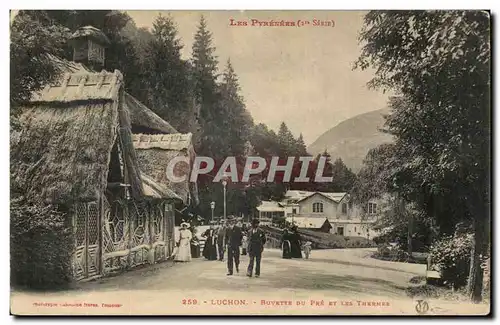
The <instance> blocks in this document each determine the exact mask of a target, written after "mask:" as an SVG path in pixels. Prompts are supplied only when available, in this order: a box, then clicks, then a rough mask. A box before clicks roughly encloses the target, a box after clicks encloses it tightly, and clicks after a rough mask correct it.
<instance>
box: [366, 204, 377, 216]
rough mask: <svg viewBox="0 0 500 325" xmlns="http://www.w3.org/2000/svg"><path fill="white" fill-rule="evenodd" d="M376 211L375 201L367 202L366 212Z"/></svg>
mask: <svg viewBox="0 0 500 325" xmlns="http://www.w3.org/2000/svg"><path fill="white" fill-rule="evenodd" d="M376 213H377V203H368V214H376Z"/></svg>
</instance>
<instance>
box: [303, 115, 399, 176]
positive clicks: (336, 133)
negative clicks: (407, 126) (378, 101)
mask: <svg viewBox="0 0 500 325" xmlns="http://www.w3.org/2000/svg"><path fill="white" fill-rule="evenodd" d="M388 113H389V110H388V109H381V110H377V111H372V112H368V113H364V114H360V115H357V116H355V117H352V118H350V119H347V120H345V121H343V122H341V123H339V124H338V125H337V126H335V127H333V128H331V129H330V130H328V131H326V132H325V133H323V134H322V135H321V136H319V137H318V139H316V141H314V142H313V143H312V144H311V145H310V146H309V147H308V148H307V150H308V152H309V153H311V154H313V155H317V154H319V153H322V152H324V151H325V149H326V150H327V151H328V153H330V155H331V156H332V160H335V159H337V158H339V157H340V158H342V160H343V161H344V163H345V164H346V166H347V167H349V168H351V169H352V170H353V171H354V172H358V171H359V169H360V168H361V166H362V164H363V159H364V158H365V156H366V154H367V153H368V151H369V150H370V149H372V148H375V147H377V146H378V145H380V144H383V143H389V142H391V141H392V137H391V136H390V135H388V134H385V133H382V132H380V128H382V127H383V125H384V122H385V120H384V117H383V115H384V114H388Z"/></svg>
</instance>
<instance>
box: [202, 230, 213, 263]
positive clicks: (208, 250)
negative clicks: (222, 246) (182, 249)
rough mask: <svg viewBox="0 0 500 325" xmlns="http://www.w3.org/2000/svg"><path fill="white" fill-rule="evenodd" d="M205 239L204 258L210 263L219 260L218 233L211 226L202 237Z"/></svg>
mask: <svg viewBox="0 0 500 325" xmlns="http://www.w3.org/2000/svg"><path fill="white" fill-rule="evenodd" d="M202 237H205V238H206V240H205V247H204V248H203V256H204V257H205V258H206V259H207V260H209V261H215V260H217V248H216V246H215V244H216V238H215V237H216V233H215V230H214V227H213V226H212V225H210V229H207V231H205V232H204V233H203V235H202Z"/></svg>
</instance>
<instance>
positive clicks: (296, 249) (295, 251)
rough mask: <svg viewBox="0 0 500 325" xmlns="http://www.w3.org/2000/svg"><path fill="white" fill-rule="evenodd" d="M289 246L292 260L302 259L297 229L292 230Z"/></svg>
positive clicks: (300, 240)
mask: <svg viewBox="0 0 500 325" xmlns="http://www.w3.org/2000/svg"><path fill="white" fill-rule="evenodd" d="M290 244H291V245H290V246H291V255H292V258H302V249H301V247H302V238H301V237H300V235H299V232H298V229H297V227H294V228H292V234H291V235H290Z"/></svg>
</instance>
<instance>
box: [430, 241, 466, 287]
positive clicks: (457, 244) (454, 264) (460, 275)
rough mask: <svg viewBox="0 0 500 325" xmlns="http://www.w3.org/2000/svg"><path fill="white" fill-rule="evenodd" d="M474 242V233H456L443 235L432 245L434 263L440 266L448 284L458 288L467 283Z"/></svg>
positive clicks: (431, 252) (443, 277)
mask: <svg viewBox="0 0 500 325" xmlns="http://www.w3.org/2000/svg"><path fill="white" fill-rule="evenodd" d="M472 244H473V236H472V234H464V233H462V234H458V233H456V234H455V235H453V236H446V237H443V238H441V239H440V240H439V241H437V242H435V243H434V244H433V245H432V247H431V251H430V254H431V257H432V263H433V264H434V265H436V266H437V267H438V268H439V271H440V272H441V277H442V279H443V280H444V281H445V283H446V284H449V285H450V286H453V287H454V288H457V289H458V288H461V287H463V286H465V285H466V284H467V278H468V277H469V271H470V253H471V248H472Z"/></svg>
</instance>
